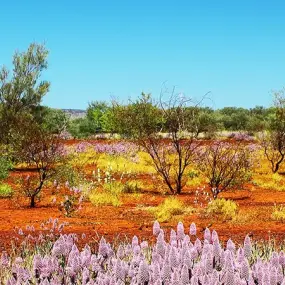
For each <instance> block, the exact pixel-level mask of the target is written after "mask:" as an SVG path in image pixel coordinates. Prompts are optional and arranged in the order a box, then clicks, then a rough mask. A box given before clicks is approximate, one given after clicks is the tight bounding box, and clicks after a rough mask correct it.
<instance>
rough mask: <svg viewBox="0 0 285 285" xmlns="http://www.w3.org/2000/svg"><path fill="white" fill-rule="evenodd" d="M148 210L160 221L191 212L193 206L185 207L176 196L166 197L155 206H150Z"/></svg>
mask: <svg viewBox="0 0 285 285" xmlns="http://www.w3.org/2000/svg"><path fill="white" fill-rule="evenodd" d="M149 211H150V212H151V213H152V214H154V216H155V218H156V219H157V220H158V221H160V222H166V221H169V220H171V219H172V218H173V217H174V216H178V215H183V214H185V213H187V212H193V208H191V207H187V208H186V207H185V205H184V203H183V202H182V201H180V200H179V199H178V198H176V197H169V198H166V199H165V200H164V201H163V202H162V203H161V204H159V205H158V206H157V207H152V208H150V209H149Z"/></svg>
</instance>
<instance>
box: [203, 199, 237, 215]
mask: <svg viewBox="0 0 285 285" xmlns="http://www.w3.org/2000/svg"><path fill="white" fill-rule="evenodd" d="M205 212H206V215H208V216H210V215H218V216H222V218H223V219H224V220H232V219H233V218H235V217H236V215H237V212H238V205H237V203H235V202H234V201H231V200H226V199H224V198H222V199H215V200H212V201H211V202H210V203H209V204H208V206H207V208H206V210H205Z"/></svg>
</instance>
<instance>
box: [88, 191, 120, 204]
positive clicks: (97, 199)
mask: <svg viewBox="0 0 285 285" xmlns="http://www.w3.org/2000/svg"><path fill="white" fill-rule="evenodd" d="M89 200H90V202H91V203H92V204H93V205H94V206H114V207H118V206H120V205H121V204H122V203H121V201H120V198H119V197H118V196H116V195H113V194H111V193H108V192H92V193H91V194H90V195H89Z"/></svg>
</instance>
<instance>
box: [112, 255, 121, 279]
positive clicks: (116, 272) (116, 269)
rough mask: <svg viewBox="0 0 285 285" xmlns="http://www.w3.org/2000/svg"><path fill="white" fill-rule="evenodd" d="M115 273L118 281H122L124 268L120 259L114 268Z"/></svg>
mask: <svg viewBox="0 0 285 285" xmlns="http://www.w3.org/2000/svg"><path fill="white" fill-rule="evenodd" d="M113 271H114V276H115V278H116V280H122V278H121V277H122V271H123V270H122V266H121V261H120V259H117V260H116V263H115V266H114V268H113Z"/></svg>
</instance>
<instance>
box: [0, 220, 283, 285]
mask: <svg viewBox="0 0 285 285" xmlns="http://www.w3.org/2000/svg"><path fill="white" fill-rule="evenodd" d="M153 234H154V235H155V236H156V242H155V244H154V245H153V246H148V243H147V242H146V241H143V242H139V240H138V238H137V237H136V236H134V237H133V239H132V242H131V243H130V244H125V243H122V244H120V245H119V246H118V247H117V248H116V249H115V248H113V247H112V245H111V244H109V243H108V242H106V240H105V239H104V238H103V237H102V238H101V240H100V243H99V246H98V250H96V251H94V250H93V249H92V248H90V246H89V245H86V246H85V247H84V248H83V249H82V250H81V251H80V250H79V249H78V248H77V245H76V240H77V239H76V235H74V234H73V235H61V236H60V237H59V239H58V240H56V241H55V242H54V244H53V246H52V248H51V250H50V251H49V252H47V253H45V254H44V255H43V254H40V253H39V251H37V250H36V249H35V252H34V254H32V255H31V256H28V257H27V258H22V257H19V256H13V257H10V256H8V255H7V253H5V252H4V253H2V256H1V259H0V281H1V282H2V283H3V284H10V285H12V284H45V285H47V284H53V285H56V284H58V285H59V284H85V285H87V284H88V285H91V284H102V285H103V284H106V285H107V284H149V285H150V284H153V285H156V284H169V285H172V284H173V285H174V284H175V285H176V284H181V285H187V284H189V285H212V284H213V285H218V284H221V285H222V284H223V285H232V284H237V285H239V284H245V285H246V284H249V285H256V284H260V285H265V284H266V285H267V284H270V285H284V284H285V277H284V269H285V254H284V252H283V251H281V252H275V251H272V253H270V256H268V259H266V260H264V259H261V258H260V257H258V256H256V252H254V250H253V246H252V244H251V240H250V238H249V237H248V236H246V237H245V240H244V244H243V246H241V247H236V246H235V244H234V243H233V242H232V241H231V240H229V241H228V242H227V245H226V247H225V248H223V247H222V246H221V244H220V242H219V237H218V234H217V232H216V231H212V232H211V231H210V230H209V229H206V230H205V232H204V239H203V240H202V241H201V240H200V239H198V238H197V237H196V226H195V224H193V223H192V224H191V226H190V227H187V228H186V227H184V225H183V224H182V223H181V222H180V223H179V224H178V226H177V231H174V230H171V232H170V238H169V239H167V238H166V233H165V232H164V231H163V230H162V229H161V228H160V225H159V223H158V222H155V223H154V227H153ZM2 283H1V284H2Z"/></svg>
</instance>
